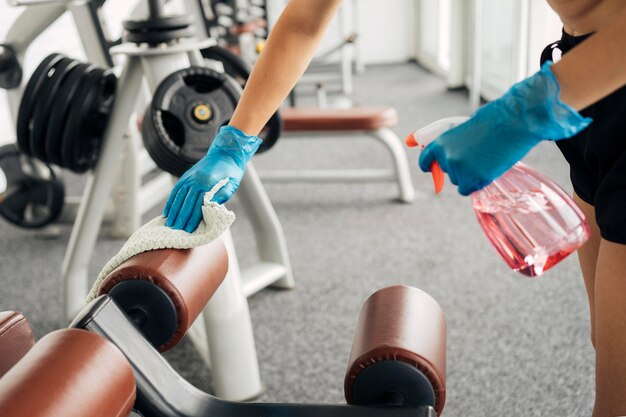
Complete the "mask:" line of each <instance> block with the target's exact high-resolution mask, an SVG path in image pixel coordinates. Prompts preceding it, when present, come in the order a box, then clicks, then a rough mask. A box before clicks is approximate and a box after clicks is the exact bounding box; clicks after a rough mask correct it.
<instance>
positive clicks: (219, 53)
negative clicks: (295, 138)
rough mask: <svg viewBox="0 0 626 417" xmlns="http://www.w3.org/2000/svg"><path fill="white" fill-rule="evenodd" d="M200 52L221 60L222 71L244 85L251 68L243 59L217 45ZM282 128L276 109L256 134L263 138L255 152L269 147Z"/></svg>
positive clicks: (274, 141) (204, 55)
mask: <svg viewBox="0 0 626 417" xmlns="http://www.w3.org/2000/svg"><path fill="white" fill-rule="evenodd" d="M200 52H201V53H202V56H203V57H205V58H206V59H210V60H214V61H219V62H221V63H222V65H223V66H224V72H226V74H228V75H230V76H231V77H232V78H234V79H235V81H237V83H239V85H240V86H241V88H244V87H245V85H246V82H247V81H248V78H249V77H250V72H251V71H252V68H250V66H249V65H248V64H247V63H246V62H245V61H244V60H243V59H241V58H240V57H238V56H237V55H235V54H234V53H232V52H231V51H229V50H228V49H225V48H222V47H221V46H218V45H215V46H210V47H208V48H204V49H203V50H201V51H200ZM282 129H283V122H282V119H281V117H280V111H276V113H274V114H273V115H272V117H270V119H269V120H268V121H267V124H266V125H265V127H264V128H263V130H261V133H259V135H258V136H259V137H260V138H261V139H262V140H263V143H262V144H261V146H260V147H259V149H258V150H257V153H263V152H265V151H267V150H269V149H271V148H272V146H274V145H275V144H276V141H277V140H278V138H279V137H280V134H281V131H282Z"/></svg>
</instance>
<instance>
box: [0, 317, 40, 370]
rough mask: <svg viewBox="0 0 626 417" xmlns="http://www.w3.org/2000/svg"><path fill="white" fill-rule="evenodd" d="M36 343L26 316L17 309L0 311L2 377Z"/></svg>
mask: <svg viewBox="0 0 626 417" xmlns="http://www.w3.org/2000/svg"><path fill="white" fill-rule="evenodd" d="M34 344H35V338H34V337H33V332H32V330H31V328H30V325H29V324H28V320H26V317H24V316H23V315H22V313H19V312H16V311H3V312H0V377H2V375H4V374H5V373H6V372H7V371H8V370H9V369H11V367H13V365H15V364H16V363H17V361H19V360H20V359H21V358H22V356H24V355H25V354H26V352H28V350H29V349H30V348H31V347H33V345H34Z"/></svg>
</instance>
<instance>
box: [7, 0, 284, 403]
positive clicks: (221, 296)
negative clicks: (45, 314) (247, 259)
mask: <svg viewBox="0 0 626 417" xmlns="http://www.w3.org/2000/svg"><path fill="white" fill-rule="evenodd" d="M150 2H151V3H154V2H155V1H154V0H151V1H150ZM146 3H147V2H146ZM189 3H195V1H189ZM143 5H144V6H145V4H143ZM186 7H187V8H188V7H189V4H186ZM152 9H154V10H158V9H159V7H158V5H157V6H156V7H152ZM66 11H69V12H70V13H71V15H72V16H73V17H74V22H75V24H76V27H77V30H78V33H79V35H80V37H81V40H82V41H83V43H84V44H85V46H86V48H85V52H86V55H87V58H88V60H89V61H90V62H93V63H94V64H96V65H99V66H102V67H104V66H106V65H107V64H106V62H107V57H109V58H111V59H112V60H113V61H115V62H121V63H122V64H120V66H119V67H118V68H117V69H116V74H120V75H119V80H118V86H117V89H116V91H117V92H116V98H115V102H114V103H113V108H112V110H111V116H110V118H109V121H108V124H107V129H106V130H105V134H104V138H103V140H102V148H101V150H100V156H99V158H98V162H97V164H96V166H95V167H94V169H93V171H92V172H90V173H89V174H88V175H89V176H88V180H87V182H86V186H85V189H84V191H83V196H82V198H81V199H80V204H75V203H73V204H72V205H71V207H72V209H74V210H75V209H76V208H77V211H74V213H75V216H72V219H73V221H74V226H73V230H72V234H71V236H70V240H69V244H68V247H67V250H66V253H65V258H64V261H63V267H62V272H61V279H62V291H63V303H64V304H63V314H64V317H63V319H64V320H65V319H67V320H71V319H72V318H73V317H74V316H75V314H76V313H77V312H78V311H79V310H80V309H81V308H82V307H83V305H84V298H85V295H86V294H87V292H88V268H89V266H90V260H91V259H92V254H93V251H94V246H95V242H96V240H97V237H98V233H99V230H100V226H101V224H102V222H103V220H105V219H112V220H113V221H114V223H113V228H114V229H117V227H120V228H123V230H130V231H131V232H132V231H134V230H136V229H137V228H138V227H139V226H140V225H141V222H140V220H141V214H143V213H145V212H146V211H147V210H150V209H151V208H153V207H155V206H156V205H157V204H158V205H161V204H163V201H164V199H165V198H166V196H167V194H168V193H169V191H170V190H171V187H172V178H171V176H170V175H169V174H165V173H161V174H159V175H157V176H155V177H154V178H150V180H149V182H146V183H145V184H143V185H142V184H141V182H140V181H141V179H142V177H143V176H147V175H146V174H150V173H151V172H152V170H153V169H154V168H155V164H154V161H153V160H152V159H151V158H150V156H149V155H148V153H147V151H146V150H145V149H143V147H142V144H141V139H140V138H139V137H138V135H137V129H136V127H135V126H136V125H137V124H136V117H135V116H134V115H133V111H134V110H135V109H136V108H137V105H138V102H139V101H140V99H141V98H142V94H141V93H143V92H144V91H143V90H142V86H146V87H147V90H148V89H149V91H150V92H154V91H155V90H156V88H157V87H158V85H159V83H160V82H161V81H162V80H163V79H165V78H166V77H167V76H168V75H169V74H170V73H172V72H174V71H178V70H181V69H184V68H188V67H189V66H190V65H193V66H204V65H206V61H205V59H204V58H203V57H202V55H201V54H200V52H199V50H201V49H204V48H207V47H209V46H211V45H213V44H214V41H213V40H212V39H206V38H205V39H202V40H199V41H196V40H191V39H182V38H179V39H173V40H172V41H170V42H166V43H163V44H159V45H149V44H140V45H135V44H131V43H122V44H120V45H116V46H114V47H112V48H111V49H110V50H109V49H108V47H109V43H107V42H102V41H101V37H100V35H99V34H101V33H102V29H103V26H102V23H101V22H99V21H98V20H97V19H95V18H94V13H93V9H92V7H91V6H90V2H87V3H80V2H78V3H77V2H67V3H63V4H61V3H53V2H50V3H44V4H39V5H29V6H26V7H24V10H23V12H22V14H21V15H20V16H19V17H18V18H17V20H16V21H15V22H14V24H13V25H12V26H11V28H10V29H9V31H8V32H7V36H6V39H4V40H3V42H4V43H6V44H10V45H13V46H14V49H15V50H16V52H17V56H18V58H19V57H23V56H24V55H25V51H26V49H27V48H28V46H29V45H30V43H31V42H32V41H33V40H34V39H35V37H36V36H38V35H39V34H40V33H41V32H43V30H44V29H45V28H47V27H48V26H50V25H51V24H52V23H53V22H54V21H55V20H56V19H57V18H58V17H60V16H61V15H62V14H63V13H64V12H66ZM152 17H155V16H152ZM156 17H158V16H156ZM194 17H197V16H196V15H194ZM120 57H121V58H123V59H117V58H120ZM144 80H145V83H144ZM146 92H147V91H146ZM7 96H8V98H9V104H10V109H11V112H12V115H13V117H14V118H15V117H16V115H17V108H18V105H19V101H20V90H19V89H14V90H7ZM142 107H143V104H142ZM35 162H38V161H36V160H35ZM237 198H238V199H239V201H240V202H241V207H242V208H243V209H244V210H245V212H246V215H247V216H246V217H247V218H248V219H249V220H250V222H251V225H252V230H253V232H254V239H255V241H256V246H257V248H258V252H259V262H258V263H255V264H253V265H251V266H250V267H248V268H246V269H245V270H241V269H240V268H239V265H238V261H237V257H236V251H235V245H234V243H233V241H232V238H231V235H230V233H229V232H227V233H225V234H224V235H223V239H224V243H225V245H226V247H227V250H228V253H229V255H230V256H229V268H228V270H229V272H228V275H227V277H226V279H225V281H224V282H223V284H222V285H221V286H220V289H219V291H218V292H217V293H216V295H215V296H214V297H213V299H212V300H211V302H210V303H208V304H207V305H206V307H205V308H204V310H203V311H202V315H201V316H200V317H199V318H198V320H197V321H196V323H195V324H194V326H192V328H191V329H190V330H189V332H188V333H189V335H190V338H191V340H192V341H193V343H194V345H195V346H196V348H197V349H198V351H199V353H200V355H201V357H202V359H203V360H204V361H205V362H206V363H207V365H208V366H210V367H211V370H212V377H213V378H212V380H213V383H214V388H215V393H216V395H218V396H219V397H221V398H225V399H229V400H242V399H249V398H252V397H255V396H257V395H258V394H259V393H260V392H261V391H262V389H263V387H262V384H261V380H260V375H259V369H258V362H257V358H256V350H255V347H254V337H253V333H252V324H251V322H250V315H249V310H248V304H247V299H246V297H247V296H250V295H251V294H254V293H256V292H257V291H260V290H262V289H263V288H265V287H267V286H269V285H272V286H275V287H280V288H292V287H293V286H294V280H293V275H292V270H291V265H290V260H289V254H288V251H287V244H286V241H285V236H284V233H283V231H282V226H281V224H280V221H279V219H278V217H277V215H276V212H275V211H274V208H273V207H272V205H271V202H270V200H269V198H268V196H267V194H266V192H265V189H264V188H263V185H262V183H261V182H260V180H259V178H258V175H257V173H256V171H255V169H254V166H253V165H252V164H248V167H247V173H246V176H245V178H244V180H243V181H242V184H241V185H240V187H239V190H238V192H237ZM69 206H70V205H69V204H66V205H65V208H64V213H63V217H64V216H66V213H71V212H70V210H69V208H70V207H69ZM118 222H119V223H118ZM118 225H119V226H118ZM127 236H128V235H127ZM233 346H236V347H237V348H236V349H233Z"/></svg>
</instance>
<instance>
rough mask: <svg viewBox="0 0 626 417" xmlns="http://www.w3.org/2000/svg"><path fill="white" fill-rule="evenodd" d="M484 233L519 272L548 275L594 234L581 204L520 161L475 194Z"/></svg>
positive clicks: (473, 197)
mask: <svg viewBox="0 0 626 417" xmlns="http://www.w3.org/2000/svg"><path fill="white" fill-rule="evenodd" d="M471 199H472V205H473V207H474V211H475V212H476V216H477V217H478V221H479V222H480V225H481V226H482V228H483V231H484V232H485V235H486V236H487V238H488V239H489V241H490V242H491V244H492V245H493V246H494V247H495V248H496V250H497V251H498V253H499V254H500V256H501V257H502V259H504V261H505V262H506V263H507V264H508V265H509V267H510V268H511V269H513V270H514V271H517V272H520V273H522V274H524V275H527V276H529V277H535V276H539V275H541V274H543V273H544V272H545V271H547V270H548V269H550V268H552V267H553V266H554V265H556V264H557V263H559V262H560V261H561V260H562V259H564V258H565V257H566V256H568V255H569V254H570V253H572V252H574V251H575V250H576V249H578V248H579V247H580V246H582V244H583V243H585V241H586V240H587V239H588V238H589V227H588V225H587V223H586V221H585V217H584V215H583V213H582V212H581V211H580V209H579V208H578V206H577V205H576V203H575V202H574V201H573V200H572V199H571V198H570V197H569V196H568V195H567V194H566V193H565V192H564V191H563V190H562V189H561V188H560V187H559V186H558V185H556V184H555V183H554V182H552V181H551V180H550V179H548V178H546V177H545V176H543V175H542V174H540V173H539V172H537V171H536V170H534V169H532V168H530V167H529V166H527V165H524V164H522V163H518V164H516V165H515V166H513V168H511V169H510V170H508V171H507V172H505V173H504V174H503V175H502V176H501V177H500V178H498V179H497V180H495V181H494V182H492V183H491V184H489V185H488V186H487V187H485V188H483V189H482V190H480V191H476V192H474V193H472V195H471Z"/></svg>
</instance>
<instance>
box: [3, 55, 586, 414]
mask: <svg viewBox="0 0 626 417" xmlns="http://www.w3.org/2000/svg"><path fill="white" fill-rule="evenodd" d="M353 98H354V100H355V101H356V102H358V103H363V104H369V105H390V106H393V107H395V108H396V109H397V110H398V112H399V114H400V124H399V125H398V126H397V128H396V129H395V130H396V132H397V133H398V134H399V135H400V136H401V137H404V136H405V135H406V134H407V133H409V132H410V131H412V130H414V129H416V128H418V127H420V126H423V125H425V124H427V123H429V122H431V121H434V120H436V119H438V118H441V117H445V116H451V115H463V114H467V113H468V111H469V110H468V100H467V94H466V93H465V92H463V91H455V92H450V91H447V90H446V88H445V85H444V83H443V82H442V81H441V80H440V79H439V78H437V77H435V76H433V75H431V74H429V73H427V72H425V71H424V70H422V69H420V68H419V67H418V66H416V65H415V64H401V65H388V66H370V67H367V69H366V72H365V74H363V75H359V76H357V78H356V81H355V93H354V95H353ZM304 101H306V100H304ZM408 156H409V159H410V162H411V166H412V167H413V168H414V174H413V178H414V181H415V187H416V189H417V190H418V196H417V198H416V201H415V202H414V203H413V204H410V205H407V204H399V203H396V202H394V201H393V199H394V197H395V196H396V193H397V191H396V188H395V186H394V185H390V186H389V185H384V184H380V183H378V184H324V185H323V184H302V183H291V184H267V185H266V187H267V191H268V193H269V196H270V198H271V200H272V202H273V204H274V206H275V208H276V211H277V213H278V215H279V217H280V220H281V222H282V225H283V228H284V230H285V233H286V238H287V242H288V245H289V250H290V254H291V261H292V264H293V269H294V274H295V279H296V281H297V287H296V288H295V289H293V290H291V291H278V290H272V289H267V290H264V291H262V292H261V293H259V294H256V295H254V296H253V297H251V298H250V299H249V303H250V310H251V313H252V320H253V322H254V332H255V337H256V344H257V351H258V356H259V362H260V367H261V377H262V379H263V382H264V384H265V386H266V388H267V391H266V393H265V394H264V395H263V396H262V397H261V398H260V400H261V401H288V402H295V401H298V402H343V393H342V387H343V375H344V372H345V369H346V366H347V359H348V355H349V353H350V347H351V343H352V336H353V331H354V327H355V322H356V318H357V314H358V312H359V308H360V305H361V303H362V302H363V300H364V299H365V298H366V297H367V296H368V295H369V294H370V293H372V292H374V291H375V290H377V289H379V288H381V287H384V286H387V285H392V284H407V285H412V286H415V287H418V288H421V289H423V290H425V291H427V292H428V293H430V294H431V295H432V296H433V297H434V298H435V299H436V300H438V301H439V303H440V304H441V306H442V307H443V309H444V311H445V314H446V319H447V324H448V347H447V358H448V372H447V390H448V394H447V395H448V397H447V404H446V408H445V410H444V415H447V416H464V417H472V416H476V417H478V416H480V417H485V416H502V415H525V416H546V415H559V416H572V415H590V414H591V408H592V403H593V351H592V347H591V344H590V341H589V323H588V314H587V304H586V296H585V292H584V286H583V282H582V277H581V275H580V272H579V270H578V264H577V260H576V256H575V255H573V256H571V257H569V258H568V259H566V260H565V261H563V262H562V263H561V264H560V265H558V266H557V267H555V268H554V269H553V270H551V271H549V272H548V273H547V274H546V275H545V276H543V277H540V278H536V279H529V278H527V277H524V276H522V275H519V274H516V273H514V272H511V271H510V270H509V269H508V268H507V267H506V265H505V264H504V262H502V261H501V260H500V259H499V257H498V255H497V254H496V252H495V251H494V250H493V249H492V248H491V246H490V244H489V243H488V242H487V240H486V238H485V237H484V236H483V234H482V232H481V230H480V229H479V226H478V223H477V221H476V219H475V216H474V213H473V210H472V209H471V205H470V201H469V199H467V198H463V197H461V196H459V195H458V194H457V192H456V190H455V189H454V188H453V187H452V186H450V184H449V183H448V184H447V188H446V189H444V191H443V193H442V194H441V195H439V196H437V197H435V196H434V195H433V193H432V191H431V183H430V178H429V176H427V175H424V174H421V173H420V172H419V171H418V168H417V163H416V158H417V153H416V152H415V151H413V150H410V151H409V153H408ZM526 161H527V162H528V163H529V164H531V165H533V166H534V167H536V168H538V169H539V170H541V171H542V172H544V173H545V174H547V175H548V176H550V177H552V178H553V179H554V180H556V181H557V182H558V183H559V184H561V185H563V186H564V188H566V189H567V190H568V191H569V190H570V185H569V180H568V176H567V167H566V164H565V163H564V161H563V160H562V158H561V157H560V154H559V153H558V152H557V150H556V148H555V147H554V145H553V144H549V143H546V144H541V145H540V146H539V147H538V148H537V149H535V150H534V151H533V152H532V153H531V154H530V155H529V156H528V157H527V158H526ZM387 162H388V155H387V154H386V151H385V150H384V148H382V147H381V146H380V145H379V144H377V143H375V142H374V141H371V140H367V139H350V140H345V139H329V140H319V139H311V140H308V139H292V140H282V141H281V142H279V143H278V145H277V146H276V147H275V148H274V149H273V150H272V151H271V152H269V153H267V154H265V155H262V156H260V157H258V158H256V159H255V164H256V166H257V169H258V170H259V171H262V170H263V169H264V168H272V167H285V168H288V167H293V168H295V167H300V166H307V167H347V166H350V167H361V166H362V167H383V166H385V165H386V163H387ZM66 181H67V183H68V188H69V189H70V191H73V192H75V193H78V192H80V190H81V187H82V179H80V178H77V177H73V176H72V177H70V176H66ZM228 206H229V207H230V208H231V209H232V210H234V211H235V212H236V213H237V214H238V216H239V218H238V221H237V222H236V223H235V225H234V226H233V234H234V237H235V243H236V245H237V249H238V254H239V258H240V262H241V263H242V265H243V266H245V265H249V264H250V263H252V262H254V260H255V248H254V242H253V239H252V237H251V230H250V226H249V224H248V223H247V221H246V219H245V215H244V214H243V213H242V210H241V207H240V206H239V204H238V202H237V201H236V199H235V200H234V201H233V202H232V203H231V204H229V205H228ZM158 212H159V210H158V209H157V210H154V211H153V212H152V213H151V216H154V215H157V214H158ZM146 220H148V217H146ZM69 234H70V227H69V225H68V226H63V227H62V231H61V236H60V237H58V238H56V239H53V240H50V239H43V238H41V237H37V236H36V235H34V234H33V233H31V232H28V231H24V230H18V229H15V228H13V227H11V226H9V225H8V224H7V223H6V222H0V253H1V254H2V258H1V259H2V261H1V262H0V309H3V310H7V309H20V310H22V311H23V312H24V313H25V314H26V315H27V316H28V318H29V319H30V321H31V323H32V326H33V327H34V329H35V333H36V335H37V336H38V337H40V336H42V335H43V334H45V333H47V332H50V331H52V330H53V329H55V328H57V327H59V326H60V323H59V321H58V318H59V317H60V296H61V291H60V288H59V273H60V270H61V263H62V260H63V254H64V251H65V246H66V244H67V241H68V238H69ZM122 243H123V242H122V241H120V240H112V239H110V238H109V237H107V235H106V233H102V235H101V237H100V239H99V241H98V244H97V247H96V251H95V253H94V256H93V258H92V259H91V263H90V265H91V267H90V274H91V276H92V277H94V279H95V276H96V275H97V272H98V271H99V268H100V267H102V266H103V265H104V263H105V262H106V261H107V260H108V259H109V258H110V257H111V256H112V255H114V254H115V253H116V252H117V250H118V249H119V248H120V247H121V245H122ZM167 357H168V358H169V359H170V360H171V361H172V362H173V363H174V366H175V367H176V368H177V369H179V370H180V372H181V373H182V374H183V375H184V376H185V377H186V378H188V379H189V380H190V381H191V382H192V383H193V384H195V385H197V386H198V387H200V388H202V389H206V390H209V389H210V375H209V373H208V372H207V371H206V369H205V368H204V366H203V364H202V362H201V361H200V359H199V357H198V355H197V354H196V353H195V351H194V349H193V347H192V346H191V344H190V343H189V342H188V341H185V342H184V343H183V344H182V345H181V346H179V347H178V348H177V349H175V350H174V351H173V352H171V353H168V354H167Z"/></svg>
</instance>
